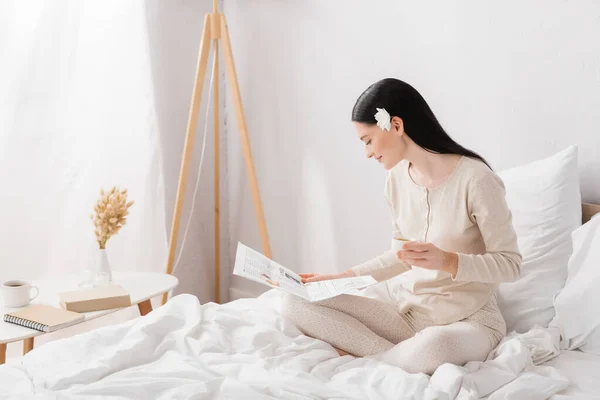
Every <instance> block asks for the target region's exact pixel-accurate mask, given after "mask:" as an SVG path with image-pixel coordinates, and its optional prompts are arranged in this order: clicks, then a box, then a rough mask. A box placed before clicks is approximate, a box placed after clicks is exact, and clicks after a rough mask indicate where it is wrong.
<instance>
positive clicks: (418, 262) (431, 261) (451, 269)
mask: <svg viewBox="0 0 600 400" xmlns="http://www.w3.org/2000/svg"><path fill="white" fill-rule="evenodd" d="M396 255H397V256H398V258H399V259H400V260H403V261H406V262H407V263H409V264H410V265H414V266H416V267H421V268H426V269H433V270H439V271H445V272H448V273H450V274H451V275H452V277H455V276H456V273H457V272H458V254H456V253H451V252H448V251H444V250H441V249H439V248H437V247H436V246H435V245H434V244H432V243H421V242H407V243H404V245H403V246H402V250H400V251H398V252H397V253H396Z"/></svg>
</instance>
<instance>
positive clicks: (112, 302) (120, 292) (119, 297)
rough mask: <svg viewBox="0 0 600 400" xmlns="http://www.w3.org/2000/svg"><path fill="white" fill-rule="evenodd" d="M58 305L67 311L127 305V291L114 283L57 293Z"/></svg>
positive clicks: (129, 301)
mask: <svg viewBox="0 0 600 400" xmlns="http://www.w3.org/2000/svg"><path fill="white" fill-rule="evenodd" d="M58 296H59V298H60V305H61V306H62V307H63V308H64V309H65V310H69V311H76V312H89V311H100V310H109V309H112V308H122V307H129V306H130V305H131V298H130V296H129V293H128V292H127V291H126V290H125V289H124V288H123V287H122V286H121V285H118V284H115V283H111V284H107V285H102V286H97V287H93V288H88V289H78V290H73V291H70V292H62V293H59V294H58Z"/></svg>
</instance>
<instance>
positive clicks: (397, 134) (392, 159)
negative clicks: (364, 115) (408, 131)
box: [354, 117, 407, 170]
mask: <svg viewBox="0 0 600 400" xmlns="http://www.w3.org/2000/svg"><path fill="white" fill-rule="evenodd" d="M354 127H355V128H356V133H357V136H358V138H359V139H360V140H361V141H362V142H363V143H364V144H365V151H366V154H367V157H368V158H372V159H374V160H375V161H377V162H379V163H381V164H382V165H383V168H385V169H386V170H389V169H392V168H394V167H395V166H396V164H398V163H399V162H400V161H402V160H403V159H404V156H405V153H406V145H407V143H406V140H405V139H406V135H405V134H404V129H403V124H402V120H401V119H400V118H398V117H394V118H393V119H392V126H391V128H390V130H389V131H387V130H382V129H381V128H380V127H378V126H377V125H369V124H363V123H361V122H354Z"/></svg>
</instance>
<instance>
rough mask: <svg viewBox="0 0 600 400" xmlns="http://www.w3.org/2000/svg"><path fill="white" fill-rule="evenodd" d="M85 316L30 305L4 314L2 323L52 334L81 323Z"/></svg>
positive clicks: (54, 308) (53, 308)
mask: <svg viewBox="0 0 600 400" xmlns="http://www.w3.org/2000/svg"><path fill="white" fill-rule="evenodd" d="M84 318H85V316H84V315H83V314H79V313H76V312H73V311H67V310H63V309H62V308H58V307H52V306H49V305H47V304H32V305H29V306H27V307H25V308H22V309H19V310H16V311H13V312H9V313H6V314H4V321H5V322H8V323H11V324H16V325H21V326H24V327H26V328H31V329H35V330H38V331H41V332H53V331H56V330H59V329H62V328H65V327H67V326H70V325H74V324H76V323H78V322H81V321H83V320H84Z"/></svg>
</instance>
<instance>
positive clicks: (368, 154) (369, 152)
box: [367, 150, 373, 158]
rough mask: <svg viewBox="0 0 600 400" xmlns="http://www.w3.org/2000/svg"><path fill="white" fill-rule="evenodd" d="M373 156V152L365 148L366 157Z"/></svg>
mask: <svg viewBox="0 0 600 400" xmlns="http://www.w3.org/2000/svg"><path fill="white" fill-rule="evenodd" d="M371 157H373V152H372V151H370V150H367V158H371Z"/></svg>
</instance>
